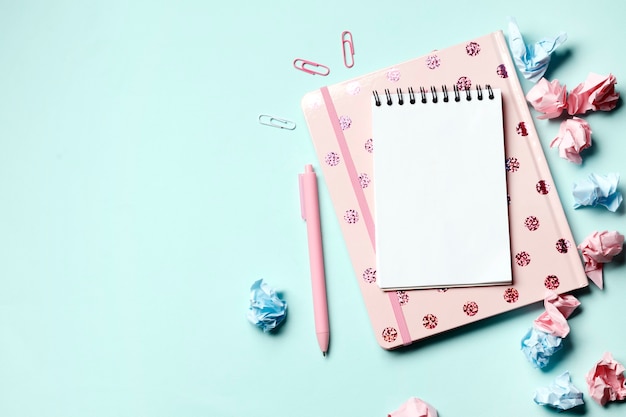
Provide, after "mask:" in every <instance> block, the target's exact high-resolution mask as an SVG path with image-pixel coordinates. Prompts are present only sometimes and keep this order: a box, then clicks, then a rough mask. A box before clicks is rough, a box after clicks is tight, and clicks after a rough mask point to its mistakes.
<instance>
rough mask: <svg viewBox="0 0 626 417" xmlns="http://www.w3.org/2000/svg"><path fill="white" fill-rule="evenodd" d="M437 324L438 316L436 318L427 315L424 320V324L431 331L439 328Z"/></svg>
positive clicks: (432, 315)
mask: <svg viewBox="0 0 626 417" xmlns="http://www.w3.org/2000/svg"><path fill="white" fill-rule="evenodd" d="M437 322H438V320H437V316H435V315H434V314H426V315H425V316H424V318H422V324H423V325H424V327H426V328H427V329H429V330H432V329H434V328H435V327H437Z"/></svg>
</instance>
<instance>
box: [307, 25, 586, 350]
mask: <svg viewBox="0 0 626 417" xmlns="http://www.w3.org/2000/svg"><path fill="white" fill-rule="evenodd" d="M487 84H489V85H490V86H491V87H492V88H494V89H499V90H501V93H502V107H503V119H504V120H503V123H504V140H505V160H503V161H502V169H503V170H506V182H507V190H508V196H507V199H508V202H509V205H508V209H509V213H508V214H509V233H510V240H511V241H510V247H511V254H510V255H511V260H512V262H511V263H512V275H513V283H512V284H511V285H504V286H502V285H496V286H486V287H466V288H440V289H419V290H406V291H401V290H400V291H383V290H381V289H380V288H379V286H378V285H377V283H376V279H377V276H376V251H375V241H376V230H375V221H374V219H375V205H374V194H373V189H374V184H375V181H376V178H375V177H374V176H373V152H376V138H373V137H372V96H373V92H374V91H376V92H377V93H378V94H379V95H380V96H381V100H385V97H386V95H385V89H388V90H389V91H390V92H396V91H397V89H398V88H401V89H402V91H405V92H406V91H408V89H409V87H410V88H412V89H413V91H415V92H416V95H417V100H420V99H421V96H420V93H419V91H420V87H424V88H425V89H426V90H427V91H429V90H430V88H431V86H441V85H447V86H448V87H449V89H450V94H452V89H453V88H454V86H457V87H459V89H460V90H461V91H462V92H463V91H464V90H468V89H472V88H476V86H478V85H481V86H485V85H487ZM407 98H408V97H407ZM302 108H303V111H304V115H305V118H306V121H307V124H308V127H309V131H310V134H311V137H312V140H313V143H314V146H315V149H316V152H317V155H318V159H319V161H320V166H321V169H322V171H323V177H324V180H325V181H326V184H327V187H328V189H329V192H330V195H331V199H332V202H333V206H334V208H335V212H336V214H337V217H338V219H339V222H340V224H341V229H342V232H343V236H344V238H345V241H346V245H347V247H348V251H349V254H350V258H351V260H352V265H353V268H354V270H355V273H356V279H357V282H358V285H359V287H360V290H361V293H362V296H363V299H364V302H365V306H366V308H367V311H368V314H369V317H370V321H371V325H372V327H373V329H374V334H375V337H376V340H377V341H378V343H379V344H380V345H381V346H382V347H383V348H385V349H393V348H396V347H399V346H403V345H409V344H411V343H413V342H415V341H417V340H420V339H423V338H426V337H430V336H433V335H435V334H438V333H441V332H445V331H447V330H450V329H454V328H456V327H459V326H462V325H464V324H468V323H472V322H475V321H478V320H481V319H484V318H486V317H490V316H494V315H496V314H500V313H503V312H506V311H509V310H513V309H515V308H518V307H522V306H524V305H527V304H530V303H533V302H537V301H540V300H543V298H544V296H545V293H546V289H551V290H555V291H557V292H559V293H564V292H568V291H572V290H574V289H578V288H582V287H585V286H587V285H588V284H587V278H586V276H585V273H584V270H583V268H582V263H581V261H580V258H579V255H578V252H577V250H576V245H575V243H574V240H573V238H572V234H571V231H570V228H569V225H568V223H567V219H566V217H565V214H564V212H563V208H562V206H561V202H560V200H559V196H558V194H557V192H556V189H555V188H554V186H553V182H552V176H551V174H550V170H549V168H548V165H547V162H546V160H545V157H544V154H543V150H542V148H541V144H540V142H539V139H538V137H537V132H536V131H535V127H534V125H533V121H532V118H531V116H530V112H529V110H528V106H527V104H526V100H525V97H524V92H523V90H522V88H521V86H520V83H519V80H518V78H517V74H516V72H515V67H514V66H513V63H512V61H511V57H510V55H509V52H508V48H507V45H506V41H505V39H504V35H503V34H502V32H501V31H498V32H494V33H491V34H489V35H486V36H483V37H480V38H476V39H473V40H471V41H468V42H465V43H462V44H458V45H455V46H452V47H449V48H446V49H442V50H437V51H434V52H432V53H430V54H428V55H426V56H423V57H420V58H417V59H414V60H411V61H408V62H405V63H401V64H397V65H394V66H391V67H388V68H385V69H382V70H380V71H377V72H373V73H371V74H368V75H365V76H362V77H358V78H355V79H352V80H349V81H345V82H342V83H339V84H335V85H331V86H328V87H323V88H321V89H320V90H316V91H313V92H310V93H308V94H306V95H305V96H304V98H303V99H302ZM424 146H428V141H427V140H425V142H424ZM473 157H474V158H476V161H477V163H480V158H481V151H480V148H479V147H477V149H476V154H475V155H473ZM476 192H477V193H480V192H485V193H487V192H489V190H488V189H485V190H480V189H477V190H476ZM459 208H460V209H462V205H460V207H459ZM399 215H402V213H399ZM483 227H489V225H484V226H483ZM417 238H419V237H417ZM459 250H462V248H456V247H454V245H451V247H450V248H448V251H449V261H450V262H454V261H455V252H456V251H459ZM489 260H490V254H489V253H484V262H485V263H488V262H489Z"/></svg>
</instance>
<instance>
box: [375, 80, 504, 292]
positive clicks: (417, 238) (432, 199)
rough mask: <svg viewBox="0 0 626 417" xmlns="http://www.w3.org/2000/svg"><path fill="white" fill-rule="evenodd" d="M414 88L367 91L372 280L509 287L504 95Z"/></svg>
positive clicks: (388, 284)
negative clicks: (372, 149)
mask: <svg viewBox="0 0 626 417" xmlns="http://www.w3.org/2000/svg"><path fill="white" fill-rule="evenodd" d="M416 90H418V91H419V93H418V94H417V98H416V94H415V91H414V89H413V88H412V87H409V88H408V89H407V90H405V91H403V90H402V88H397V89H396V91H395V92H394V93H393V94H392V93H391V92H390V91H389V90H388V89H386V90H385V96H384V98H383V100H381V98H380V95H379V92H378V91H374V99H373V103H372V137H373V140H374V141H375V142H376V152H375V153H374V177H375V178H376V182H375V184H374V185H375V186H374V196H375V199H374V200H375V224H376V257H377V262H376V264H377V278H378V279H377V283H378V285H379V287H380V288H382V289H385V290H391V289H393V290H405V289H411V288H441V287H458V286H473V285H493V284H505V283H511V280H512V278H511V256H510V243H509V227H508V224H509V223H508V207H507V198H506V196H507V190H506V175H505V170H504V161H505V157H504V133H503V126H502V96H501V92H500V90H498V89H496V90H494V89H492V88H491V87H490V86H489V85H486V86H485V87H484V88H483V87H481V86H477V87H475V88H471V89H467V90H463V91H461V90H459V89H458V88H457V86H456V85H454V86H453V87H452V88H450V93H448V87H447V86H446V85H443V86H441V87H439V88H437V87H435V86H432V87H430V88H429V89H428V90H427V89H426V88H424V87H420V88H419V89H416Z"/></svg>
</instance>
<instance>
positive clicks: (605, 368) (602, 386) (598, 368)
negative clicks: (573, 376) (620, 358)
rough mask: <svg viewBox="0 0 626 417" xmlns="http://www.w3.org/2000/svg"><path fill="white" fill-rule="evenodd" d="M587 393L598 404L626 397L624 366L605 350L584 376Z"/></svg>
mask: <svg viewBox="0 0 626 417" xmlns="http://www.w3.org/2000/svg"><path fill="white" fill-rule="evenodd" d="M586 380H587V386H588V387H589V394H590V395H591V398H593V399H594V401H595V402H597V403H598V404H600V405H605V404H606V403H608V402H609V401H622V400H624V399H626V386H624V366H623V365H622V364H621V363H619V362H617V361H616V360H614V359H613V355H611V353H609V352H606V353H605V354H604V356H603V357H602V360H600V361H599V362H598V363H596V365H595V366H594V367H593V368H592V369H591V370H590V371H589V373H588V374H587V377H586Z"/></svg>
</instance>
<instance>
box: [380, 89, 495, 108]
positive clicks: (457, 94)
mask: <svg viewBox="0 0 626 417" xmlns="http://www.w3.org/2000/svg"><path fill="white" fill-rule="evenodd" d="M485 89H486V90H487V97H488V98H489V100H493V98H494V94H493V89H492V88H491V85H489V84H486V85H485ZM429 90H430V91H429ZM452 91H453V93H454V101H455V102H459V101H461V96H462V95H463V94H462V93H461V91H465V94H464V95H465V100H466V101H471V100H472V93H471V90H470V89H463V90H461V89H460V88H459V87H458V86H457V85H456V84H455V85H454V86H453V87H452ZM408 92H409V103H410V104H415V103H417V100H416V99H415V91H414V90H413V87H409V88H408ZM372 93H373V94H374V103H375V104H376V106H378V107H380V106H381V105H382V102H381V100H380V96H379V95H378V91H376V90H373V91H372ZM439 93H441V95H442V97H443V102H444V103H447V102H449V101H450V97H449V95H448V87H447V86H446V85H442V86H441V90H440V91H437V87H435V86H434V85H433V86H430V89H427V88H425V87H420V88H419V94H420V100H419V101H420V102H421V103H428V96H430V101H431V103H437V102H438V101H439ZM476 93H477V94H476V98H477V99H478V100H479V101H482V100H483V98H484V95H483V88H482V87H481V86H480V85H477V86H476ZM396 96H397V97H398V100H397V104H399V105H403V104H404V103H405V100H404V93H403V92H402V88H397V89H396ZM385 101H386V103H387V105H388V106H391V105H393V96H392V94H391V91H390V90H389V89H388V88H385Z"/></svg>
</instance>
